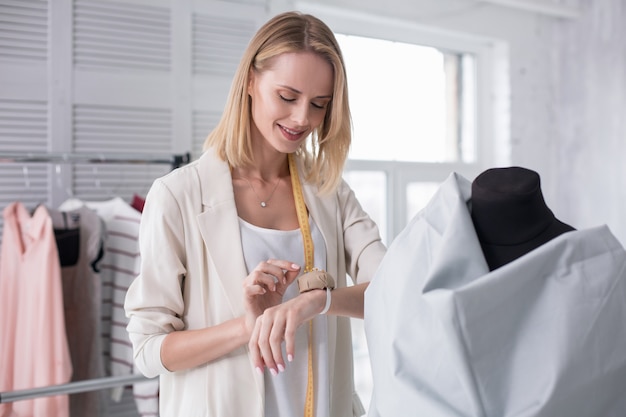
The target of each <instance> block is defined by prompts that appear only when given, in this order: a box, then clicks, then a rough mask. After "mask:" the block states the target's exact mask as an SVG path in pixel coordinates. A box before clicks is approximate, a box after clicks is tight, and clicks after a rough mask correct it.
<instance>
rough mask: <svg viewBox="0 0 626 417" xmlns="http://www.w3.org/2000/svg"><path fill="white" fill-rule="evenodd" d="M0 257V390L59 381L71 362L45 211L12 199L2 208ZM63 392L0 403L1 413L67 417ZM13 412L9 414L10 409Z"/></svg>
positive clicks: (58, 271)
mask: <svg viewBox="0 0 626 417" xmlns="http://www.w3.org/2000/svg"><path fill="white" fill-rule="evenodd" d="M3 215H4V232H3V236H2V257H1V259H2V261H1V262H0V370H1V371H0V392H9V391H16V390H22V389H29V388H36V387H45V386H49V385H56V384H63V383H67V382H69V380H70V376H71V374H72V364H71V360H70V354H69V349H68V344H67V337H66V333H65V319H64V314H63V291H62V284H61V266H60V264H59V255H58V251H57V247H56V242H55V238H54V232H53V229H52V223H51V220H50V216H49V215H48V212H47V210H46V208H45V207H44V206H39V207H38V208H37V209H36V210H35V212H34V214H33V215H32V216H31V215H30V213H29V212H28V211H27V210H26V208H25V207H24V206H23V205H22V204H21V203H19V202H15V203H13V204H11V205H9V206H8V207H6V208H5V209H4V211H3ZM68 407H69V406H68V397H67V395H58V396H52V397H40V398H35V399H32V400H23V401H16V402H14V403H5V404H0V416H2V417H7V416H12V415H17V416H20V417H21V416H28V417H49V416H55V417H66V416H68V415H69V408H68ZM13 413H14V414H13Z"/></svg>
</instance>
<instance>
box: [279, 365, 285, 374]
mask: <svg viewBox="0 0 626 417" xmlns="http://www.w3.org/2000/svg"><path fill="white" fill-rule="evenodd" d="M278 372H285V367H284V366H283V365H281V364H280V363H279V364H278Z"/></svg>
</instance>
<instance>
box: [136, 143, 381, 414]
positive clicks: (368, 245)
mask: <svg viewBox="0 0 626 417" xmlns="http://www.w3.org/2000/svg"><path fill="white" fill-rule="evenodd" d="M315 191H316V190H315V189H314V187H312V186H311V185H309V184H303V192H304V198H305V201H306V204H307V207H308V209H309V212H310V215H311V216H312V218H313V219H314V221H315V222H316V224H317V225H318V227H319V229H320V230H321V232H322V235H323V236H324V240H325V243H326V248H327V265H326V269H327V270H328V272H330V273H331V274H332V275H333V276H334V277H336V279H337V285H338V286H339V287H343V286H346V285H347V282H346V273H348V274H349V275H350V276H351V277H353V278H354V280H355V281H356V282H366V281H369V280H370V279H371V277H372V276H373V274H374V272H375V269H376V268H377V267H378V264H379V263H380V261H381V259H382V257H383V255H384V252H385V247H384V245H383V244H382V243H381V241H380V237H379V232H378V229H377V227H376V225H375V224H374V222H373V221H372V220H371V219H370V218H369V217H368V215H367V214H366V213H365V212H364V211H363V210H362V208H361V206H360V205H359V203H358V202H357V200H356V198H355V196H354V193H353V192H352V190H351V189H350V188H349V187H348V186H347V184H345V183H344V182H342V183H341V185H340V186H339V188H338V190H337V191H336V192H335V193H333V194H332V195H330V196H328V197H324V198H320V197H318V196H316V195H315ZM140 230H141V231H140V248H141V257H142V266H141V273H140V275H139V276H138V277H137V278H136V280H135V281H134V282H133V284H132V285H131V287H130V288H129V290H128V293H127V296H126V302H125V309H126V313H127V315H128V317H129V318H130V322H129V325H128V332H129V334H130V339H131V341H132V344H133V349H134V355H135V362H136V366H137V368H138V369H139V370H140V371H141V372H142V373H143V374H145V375H146V376H148V377H152V376H156V375H160V413H161V417H180V416H185V417H194V416H202V417H213V416H215V417H217V416H219V417H224V416H233V417H239V416H246V417H248V416H263V413H264V383H263V377H262V376H259V375H258V374H257V372H256V371H255V370H254V368H253V366H252V364H251V362H250V359H249V356H248V349H247V346H244V347H241V348H239V349H237V350H236V351H234V352H232V353H230V354H229V355H227V356H225V357H223V358H221V359H219V360H216V361H213V362H211V363H207V364H205V365H202V366H199V367H197V368H193V369H189V370H185V371H180V372H169V371H168V370H167V369H166V368H165V367H164V366H163V364H162V362H161V359H160V349H161V344H162V342H163V339H164V338H165V336H166V335H167V334H168V333H169V332H172V331H176V330H183V329H200V328H204V327H208V326H214V325H217V324H219V323H222V322H224V321H226V320H229V319H232V318H235V317H239V316H241V315H243V314H244V305H243V293H242V285H241V283H242V281H243V279H244V278H245V277H246V276H247V271H246V266H245V262H244V258H243V251H242V247H241V239H240V233H239V223H238V217H237V210H236V207H235V199H234V194H233V188H232V178H231V173H230V170H229V167H228V165H227V164H226V163H225V162H224V161H222V160H220V159H219V158H218V157H217V156H216V155H215V153H214V152H213V150H208V151H207V152H205V153H204V154H203V155H202V156H201V157H200V158H199V159H198V160H196V161H194V162H192V163H190V164H188V165H186V166H184V167H181V168H179V169H177V170H174V171H172V172H171V173H169V174H168V175H166V176H164V177H162V178H159V179H157V180H156V181H155V182H154V184H153V185H152V187H151V189H150V191H149V193H148V195H147V197H146V204H145V207H144V211H143V214H142V221H141V229H140ZM328 339H329V361H330V364H329V365H330V370H329V372H330V381H331V387H330V393H331V398H330V403H331V415H332V416H337V417H340V416H341V417H343V416H345V417H353V416H354V415H360V414H359V413H355V412H353V402H354V404H359V401H358V397H356V396H355V390H354V381H353V361H352V344H351V331H350V320H349V319H348V318H338V317H335V316H329V317H328ZM357 408H358V407H357ZM356 411H359V410H356ZM360 411H363V410H360Z"/></svg>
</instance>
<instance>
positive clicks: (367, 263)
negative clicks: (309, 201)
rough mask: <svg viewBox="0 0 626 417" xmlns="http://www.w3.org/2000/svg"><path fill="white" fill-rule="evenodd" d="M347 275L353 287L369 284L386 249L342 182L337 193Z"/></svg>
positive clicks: (359, 205) (351, 193) (374, 228)
mask: <svg viewBox="0 0 626 417" xmlns="http://www.w3.org/2000/svg"><path fill="white" fill-rule="evenodd" d="M337 195H338V198H339V206H340V210H341V213H342V221H343V238H344V247H345V251H346V267H347V272H348V274H349V275H350V276H351V277H352V279H353V280H354V281H355V282H356V283H363V282H369V281H370V280H371V279H372V277H373V276H374V273H375V272H376V270H377V269H378V266H379V265H380V262H381V261H382V259H383V257H384V255H385V252H386V247H385V245H384V244H383V243H382V241H381V238H380V232H379V230H378V226H376V223H375V222H374V221H373V220H372V219H371V218H370V216H369V215H368V214H367V213H366V212H365V210H363V208H362V207H361V204H360V203H359V201H358V200H357V198H356V196H355V195H354V191H352V189H351V188H350V187H349V186H348V184H347V183H346V182H345V181H342V182H341V184H340V185H339V189H338V194H337Z"/></svg>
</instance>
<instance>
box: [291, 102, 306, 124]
mask: <svg viewBox="0 0 626 417" xmlns="http://www.w3.org/2000/svg"><path fill="white" fill-rule="evenodd" d="M309 111H310V109H309V104H308V103H306V102H303V103H298V105H296V106H294V108H293V112H292V113H291V119H292V120H293V121H294V122H295V123H297V124H298V126H308V124H309Z"/></svg>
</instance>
